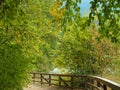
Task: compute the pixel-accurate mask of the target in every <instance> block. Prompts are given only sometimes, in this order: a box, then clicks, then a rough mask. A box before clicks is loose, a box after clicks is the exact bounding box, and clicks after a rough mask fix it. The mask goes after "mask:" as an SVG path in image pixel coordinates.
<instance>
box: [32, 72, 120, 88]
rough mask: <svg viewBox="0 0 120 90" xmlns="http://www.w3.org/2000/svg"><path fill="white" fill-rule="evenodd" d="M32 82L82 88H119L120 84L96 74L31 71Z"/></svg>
mask: <svg viewBox="0 0 120 90" xmlns="http://www.w3.org/2000/svg"><path fill="white" fill-rule="evenodd" d="M31 75H32V81H33V83H35V82H39V83H40V84H41V85H43V84H48V85H49V86H51V85H58V86H60V87H61V86H62V87H68V88H72V89H73V88H80V89H83V90H120V84H118V83H115V82H113V81H110V80H107V79H105V78H101V77H97V76H84V75H69V74H47V73H39V72H34V73H31Z"/></svg>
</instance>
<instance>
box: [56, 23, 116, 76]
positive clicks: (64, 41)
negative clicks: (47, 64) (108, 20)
mask: <svg viewBox="0 0 120 90" xmlns="http://www.w3.org/2000/svg"><path fill="white" fill-rule="evenodd" d="M99 38H100V34H99V33H98V31H97V28H96V29H95V28H94V27H92V26H91V27H89V29H88V30H82V29H81V27H80V26H76V25H75V24H74V23H73V24H71V25H70V26H68V27H67V30H66V32H65V33H64V36H63V37H62V38H61V42H60V45H59V47H58V49H59V50H57V51H58V53H59V55H58V57H57V59H56V61H55V64H56V65H58V66H60V67H64V68H67V69H69V70H70V73H77V74H78V73H79V74H94V75H96V74H97V75H99V74H102V72H103V71H104V69H105V68H107V67H112V64H111V63H112V61H113V60H114V57H115V56H116V49H115V45H114V44H112V43H111V42H110V41H109V40H108V39H107V38H102V39H99Z"/></svg>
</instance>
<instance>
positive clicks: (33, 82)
mask: <svg viewBox="0 0 120 90" xmlns="http://www.w3.org/2000/svg"><path fill="white" fill-rule="evenodd" d="M34 83H35V73H33V84H34Z"/></svg>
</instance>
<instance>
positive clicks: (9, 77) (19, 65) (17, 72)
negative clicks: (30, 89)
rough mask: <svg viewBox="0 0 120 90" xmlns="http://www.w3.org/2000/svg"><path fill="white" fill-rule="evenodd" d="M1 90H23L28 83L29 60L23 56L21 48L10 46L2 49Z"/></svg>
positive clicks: (0, 60)
mask: <svg viewBox="0 0 120 90" xmlns="http://www.w3.org/2000/svg"><path fill="white" fill-rule="evenodd" d="M0 58H1V59H0V62H1V65H0V83H1V86H0V89H1V90H13V89H17V90H22V87H23V86H24V85H25V84H27V83H28V74H27V73H28V68H29V60H28V59H27V58H26V56H25V55H23V52H22V50H21V46H20V45H19V44H16V45H14V44H13V45H12V44H10V45H8V46H4V47H0Z"/></svg>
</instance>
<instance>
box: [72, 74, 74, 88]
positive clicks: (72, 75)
mask: <svg viewBox="0 0 120 90" xmlns="http://www.w3.org/2000/svg"><path fill="white" fill-rule="evenodd" d="M73 78H74V77H73V75H72V76H71V88H72V89H73Z"/></svg>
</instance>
